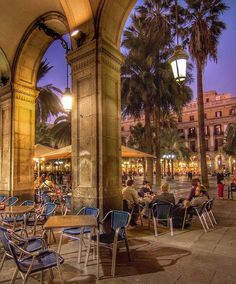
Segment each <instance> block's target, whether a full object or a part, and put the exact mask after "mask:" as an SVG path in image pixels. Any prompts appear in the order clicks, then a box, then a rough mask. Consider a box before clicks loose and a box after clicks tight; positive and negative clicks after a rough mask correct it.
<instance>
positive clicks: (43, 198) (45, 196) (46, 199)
mask: <svg viewBox="0 0 236 284" xmlns="http://www.w3.org/2000/svg"><path fill="white" fill-rule="evenodd" d="M42 200H43V203H44V204H46V203H49V202H51V198H50V196H48V195H47V194H46V193H45V192H43V193H42Z"/></svg>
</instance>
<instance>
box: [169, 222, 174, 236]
mask: <svg viewBox="0 0 236 284" xmlns="http://www.w3.org/2000/svg"><path fill="white" fill-rule="evenodd" d="M169 220H170V235H171V236H172V237H173V236H174V231H173V220H172V218H170V219H169Z"/></svg>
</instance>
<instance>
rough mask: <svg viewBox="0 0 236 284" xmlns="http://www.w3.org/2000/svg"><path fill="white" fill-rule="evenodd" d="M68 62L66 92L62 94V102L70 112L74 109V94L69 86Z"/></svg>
mask: <svg viewBox="0 0 236 284" xmlns="http://www.w3.org/2000/svg"><path fill="white" fill-rule="evenodd" d="M68 71H69V70H68V64H67V65H66V88H65V92H64V93H63V95H62V104H63V107H64V110H65V111H68V112H70V111H71V109H72V94H71V91H70V88H69V74H68V73H69V72H68Z"/></svg>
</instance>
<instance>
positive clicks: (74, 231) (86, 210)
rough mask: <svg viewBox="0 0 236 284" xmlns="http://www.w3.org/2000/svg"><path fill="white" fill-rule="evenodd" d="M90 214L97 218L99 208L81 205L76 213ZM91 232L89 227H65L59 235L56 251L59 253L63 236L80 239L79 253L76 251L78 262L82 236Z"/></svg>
mask: <svg viewBox="0 0 236 284" xmlns="http://www.w3.org/2000/svg"><path fill="white" fill-rule="evenodd" d="M80 214H81V215H82V214H83V215H92V216H95V217H96V218H98V216H99V209H98V208H94V207H83V208H82V209H81V210H80V211H79V212H78V213H77V215H80ZM90 233H91V228H89V227H84V228H81V227H78V228H67V229H64V230H63V232H62V234H61V237H60V242H59V247H58V252H59V253H60V251H61V244H62V240H63V237H67V238H70V239H73V240H78V241H80V243H79V245H80V247H79V253H78V263H80V261H81V253H82V243H83V237H84V234H90Z"/></svg>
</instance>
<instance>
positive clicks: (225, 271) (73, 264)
mask: <svg viewBox="0 0 236 284" xmlns="http://www.w3.org/2000/svg"><path fill="white" fill-rule="evenodd" d="M188 186H189V185H188ZM183 190H184V189H183ZM185 190H187V188H185ZM213 191H214V192H213ZM213 193H215V190H214V186H212V190H211V191H210V194H211V196H212V195H213ZM214 213H215V215H216V217H217V221H218V225H217V226H216V227H215V229H213V230H211V231H209V232H208V233H204V231H203V229H202V228H201V227H200V225H199V222H198V221H196V222H195V223H194V224H193V225H192V226H191V228H189V229H188V230H184V231H181V230H180V229H175V230H174V236H173V237H171V236H170V233H169V231H168V230H166V229H165V230H162V233H161V234H160V235H159V236H158V237H154V232H153V228H152V227H151V230H148V228H147V224H145V226H144V228H142V227H141V225H138V226H137V227H136V228H130V229H129V230H128V235H129V243H130V250H131V256H132V262H128V260H127V256H126V252H125V249H124V248H123V247H122V248H121V249H120V252H119V253H118V254H117V268H116V275H117V276H116V277H115V278H112V277H111V276H110V269H111V256H110V253H109V251H107V250H103V249H102V250H101V255H100V256H101V259H102V263H101V265H100V276H101V280H99V282H97V281H96V265H95V261H92V260H91V261H90V262H89V266H88V267H87V268H86V269H85V270H84V266H83V263H82V264H80V265H79V264H78V263H77V253H76V250H77V248H78V244H77V242H72V241H69V242H66V243H65V244H63V247H62V255H63V256H64V258H65V263H64V264H63V266H62V268H63V275H64V279H65V283H84V284H85V283H102V284H113V283H115V284H120V283H122V284H123V283H124V284H125V283H127V284H128V283H147V284H149V283H150V284H155V283H158V284H169V283H181V284H185V283H186V284H192V283H193V284H195V283H196V284H198V283H199V284H205V283H209V284H210V283H211V284H233V283H236V269H235V263H236V200H233V201H232V200H216V201H215V205H214ZM53 247H54V248H55V249H56V248H57V244H56V245H54V246H53ZM13 271H14V265H13V262H12V261H10V260H8V261H7V263H5V265H4V267H3V270H2V271H1V273H0V275H1V277H0V283H9V279H10V278H11V276H12V273H13ZM54 275H55V282H54V283H59V282H58V277H57V272H56V271H55V273H54ZM45 279H47V276H46V277H45ZM6 280H8V281H6ZM16 283H21V280H18V281H17V282H16ZM28 283H32V284H33V283H37V282H36V281H35V280H33V279H32V280H31V279H30V280H29V282H28ZM45 283H48V282H47V280H46V281H45Z"/></svg>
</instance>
